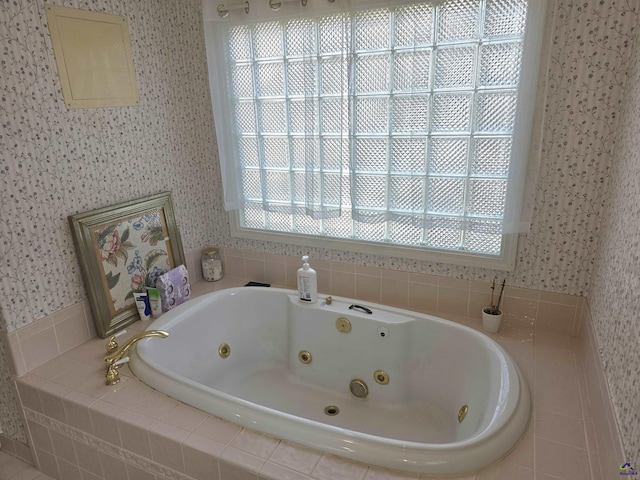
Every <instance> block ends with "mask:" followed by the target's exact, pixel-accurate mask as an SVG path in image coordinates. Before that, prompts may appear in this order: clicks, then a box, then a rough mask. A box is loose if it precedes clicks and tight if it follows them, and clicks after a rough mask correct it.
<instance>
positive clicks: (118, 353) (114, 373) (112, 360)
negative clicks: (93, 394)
mask: <svg viewBox="0 0 640 480" xmlns="http://www.w3.org/2000/svg"><path fill="white" fill-rule="evenodd" d="M168 336H169V334H168V333H167V332H165V331H164V330H148V331H145V332H140V333H138V334H137V335H134V336H133V337H131V338H130V339H129V340H127V341H126V342H125V343H124V345H122V346H121V347H120V348H118V349H117V350H115V351H114V352H113V353H110V354H109V355H107V356H106V357H104V361H105V362H106V363H107V381H106V384H107V385H115V384H116V383H118V382H119V381H120V375H119V373H118V365H117V362H119V361H120V360H122V359H123V358H124V356H125V355H126V354H127V353H128V352H129V350H130V349H131V347H132V346H134V345H135V344H136V343H137V342H139V341H140V340H142V339H143V338H147V337H161V338H166V337H168Z"/></svg>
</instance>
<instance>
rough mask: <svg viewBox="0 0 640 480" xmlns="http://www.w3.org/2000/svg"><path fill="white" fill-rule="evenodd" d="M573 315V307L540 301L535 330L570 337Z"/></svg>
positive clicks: (574, 311) (574, 310) (574, 312)
mask: <svg viewBox="0 0 640 480" xmlns="http://www.w3.org/2000/svg"><path fill="white" fill-rule="evenodd" d="M575 314H576V307H575V306H571V305H562V304H559V303H548V302H542V301H540V302H538V316H537V317H536V328H539V329H540V330H550V331H553V332H557V333H563V334H566V335H571V331H572V330H573V321H574V318H575Z"/></svg>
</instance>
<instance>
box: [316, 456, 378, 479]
mask: <svg viewBox="0 0 640 480" xmlns="http://www.w3.org/2000/svg"><path fill="white" fill-rule="evenodd" d="M365 473H367V468H366V466H365V465H362V464H357V463H353V462H349V461H347V460H343V459H341V458H338V457H334V456H333V455H323V456H322V458H321V459H320V460H319V461H318V464H317V465H316V467H315V468H314V469H313V472H312V475H313V478H317V479H318V480H335V479H337V478H345V479H346V478H348V479H350V480H357V479H360V478H363V477H364V475H365Z"/></svg>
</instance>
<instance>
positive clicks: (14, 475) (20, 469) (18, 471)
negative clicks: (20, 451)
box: [0, 452, 53, 480]
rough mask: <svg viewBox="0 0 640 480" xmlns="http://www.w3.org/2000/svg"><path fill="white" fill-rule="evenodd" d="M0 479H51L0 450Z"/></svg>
mask: <svg viewBox="0 0 640 480" xmlns="http://www.w3.org/2000/svg"><path fill="white" fill-rule="evenodd" d="M0 480H53V479H52V478H51V477H48V476H47V475H45V474H44V473H40V472H39V471H38V470H36V469H35V468H34V467H32V466H31V465H27V464H26V463H24V462H21V461H20V460H18V459H17V458H15V457H12V456H11V455H7V454H6V453H4V452H0Z"/></svg>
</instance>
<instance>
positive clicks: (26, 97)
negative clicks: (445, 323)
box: [0, 0, 636, 436]
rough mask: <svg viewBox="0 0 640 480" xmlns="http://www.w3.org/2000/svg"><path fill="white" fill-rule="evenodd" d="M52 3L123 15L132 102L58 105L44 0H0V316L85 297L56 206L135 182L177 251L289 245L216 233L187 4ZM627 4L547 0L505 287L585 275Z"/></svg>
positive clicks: (216, 191) (216, 200) (474, 272)
mask: <svg viewBox="0 0 640 480" xmlns="http://www.w3.org/2000/svg"><path fill="white" fill-rule="evenodd" d="M54 3H58V4H62V5H65V6H74V7H79V8H86V9H90V10H94V11H104V12H109V13H116V14H121V15H123V16H125V17H126V18H127V19H128V21H129V28H130V33H131V39H132V47H133V55H134V64H135V67H136V73H137V78H138V84H139V87H140V94H141V102H140V106H139V107H134V108H117V109H90V110H73V111H67V110H66V109H65V108H64V105H63V103H62V96H61V93H60V88H59V84H58V78H57V71H56V66H55V62H54V59H53V54H52V51H51V44H50V39H49V36H48V32H47V29H46V26H45V23H46V22H45V17H44V7H43V6H44V2H43V0H32V1H30V0H23V1H21V2H14V3H9V2H3V3H1V4H0V18H1V22H2V23H1V24H0V43H1V44H2V45H1V47H0V55H1V56H2V57H1V58H2V60H3V61H2V62H0V70H1V75H0V89H1V91H2V98H0V124H1V125H2V131H1V132H0V310H1V311H2V314H3V315H4V319H5V321H4V322H0V329H6V330H9V331H11V330H14V329H17V328H20V327H22V326H24V325H26V324H29V323H31V322H33V321H34V320H37V319H38V318H41V317H43V316H44V315H47V314H50V313H53V312H55V311H56V310H59V309H61V308H63V307H65V306H69V305H71V304H73V303H75V302H78V301H80V300H81V299H83V298H84V297H85V292H84V288H83V285H82V279H81V276H80V271H79V267H78V263H77V260H76V256H75V251H74V248H73V244H72V241H71V237H70V234H69V230H68V227H67V221H66V217H67V216H68V215H70V214H73V213H76V212H79V211H84V210H89V209H92V208H96V207H99V206H104V205H108V204H113V203H117V202H119V201H123V200H128V199H132V198H136V197H138V196H142V195H144V194H147V193H155V192H159V191H163V190H173V191H174V195H175V202H176V208H177V211H178V217H179V218H178V222H179V225H180V229H181V232H182V236H183V241H184V246H185V249H187V250H189V249H192V248H196V247H198V246H199V245H202V244H204V243H207V242H211V241H213V242H214V243H216V244H218V245H222V246H233V247H239V248H248V249H253V250H259V251H260V250H261V251H271V252H275V253H284V254H300V253H301V249H300V248H298V247H295V246H291V245H283V244H268V243H260V242H251V241H245V240H238V239H232V238H230V236H229V229H228V223H227V217H226V214H225V213H224V212H223V211H222V206H221V196H220V188H221V186H220V179H219V174H218V172H216V171H215V168H217V162H215V161H214V162H213V164H214V166H213V167H212V166H211V159H212V158H215V155H216V153H215V142H214V136H213V127H212V125H213V122H212V118H211V112H210V104H209V100H208V95H209V94H208V87H207V84H206V81H207V80H206V66H205V55H204V48H203V44H202V28H201V19H200V1H199V0H175V1H173V2H171V1H157V0H84V1H79V0H73V1H62V0H58V1H55V2H54ZM533 3H535V2H533ZM634 3H635V2H631V1H621V0H580V1H574V0H549V9H550V11H549V15H548V18H549V22H553V23H550V24H549V25H548V27H549V32H550V34H549V35H547V38H550V39H551V40H552V44H551V45H550V47H549V52H548V54H549V58H550V62H549V67H548V71H547V70H546V69H543V72H542V79H543V80H545V79H546V80H547V83H546V88H547V91H546V96H545V95H543V96H542V98H539V100H538V103H539V105H540V106H543V108H544V111H545V117H544V124H543V130H542V135H541V138H542V150H541V151H542V157H541V161H540V166H539V176H538V180H537V184H536V195H535V198H536V200H535V212H534V220H533V224H532V228H531V232H530V233H528V234H527V235H522V236H521V238H520V242H519V251H518V260H517V265H516V269H515V271H514V272H513V274H510V275H509V278H508V283H509V284H510V285H517V286H523V287H531V288H541V289H547V290H551V291H557V292H563V293H573V294H583V293H584V292H586V291H587V289H588V287H589V279H590V276H591V274H592V264H593V259H594V251H595V245H596V242H597V238H598V234H599V228H598V227H599V223H600V218H601V216H602V211H603V204H604V198H605V193H606V184H607V175H608V170H609V167H610V162H611V152H612V149H613V145H614V136H615V129H616V124H617V113H618V111H619V109H620V106H621V102H622V93H623V83H624V80H625V78H626V70H627V63H628V59H629V56H630V55H631V53H632V48H631V46H632V42H631V33H632V27H633V26H634V25H635V23H636V12H635V11H633V9H634V8H635V5H633V4H634ZM542 83H543V84H544V82H542ZM311 254H312V255H314V256H317V257H321V258H326V259H333V260H339V261H348V262H357V263H360V264H365V265H377V266H381V267H388V268H398V269H403V270H410V271H417V272H424V273H435V274H440V275H448V276H455V277H460V278H485V277H489V278H490V277H492V276H493V274H494V272H490V271H487V270H482V269H466V268H462V267H452V266H449V265H440V264H429V263H425V262H417V261H413V260H402V259H397V258H388V257H375V256H370V255H357V254H351V253H348V252H342V251H324V250H318V251H312V252H311ZM1 353H2V352H0V354H1ZM0 360H1V355H0ZM8 377H9V375H8V373H7V366H6V363H4V362H2V363H0V391H1V392H7V391H8V389H6V388H4V385H3V382H6V381H7V379H8ZM11 402H13V399H11V398H4V397H1V394H0V418H2V419H3V425H2V426H3V427H4V429H5V431H6V432H8V433H15V435H16V436H17V435H19V431H20V426H19V419H17V418H15V415H14V411H13V410H12V408H13V407H11V406H9V404H10V403H11ZM7 424H8V425H7Z"/></svg>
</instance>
